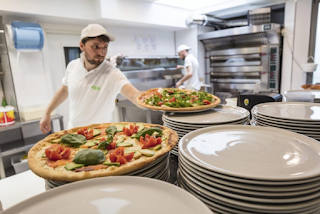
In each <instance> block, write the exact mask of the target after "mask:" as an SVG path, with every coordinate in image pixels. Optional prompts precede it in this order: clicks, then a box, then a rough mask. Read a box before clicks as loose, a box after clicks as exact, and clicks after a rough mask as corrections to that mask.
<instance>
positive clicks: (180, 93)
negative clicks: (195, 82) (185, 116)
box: [137, 88, 221, 112]
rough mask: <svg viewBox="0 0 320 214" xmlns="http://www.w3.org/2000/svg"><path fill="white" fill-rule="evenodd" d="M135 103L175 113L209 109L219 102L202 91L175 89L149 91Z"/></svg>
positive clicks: (216, 98)
mask: <svg viewBox="0 0 320 214" xmlns="http://www.w3.org/2000/svg"><path fill="white" fill-rule="evenodd" d="M137 101H138V103H139V105H140V106H142V107H145V108H150V109H153V110H164V111H177V112H179V111H193V110H201V109H210V108H213V107H215V106H217V105H218V104H220V102H221V101H220V99H219V98H218V97H216V96H214V95H212V94H209V93H207V92H204V91H191V90H184V89H176V88H159V89H158V88H156V89H150V90H148V91H146V92H144V93H142V94H141V95H140V96H139V97H138V98H137Z"/></svg>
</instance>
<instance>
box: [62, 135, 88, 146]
mask: <svg viewBox="0 0 320 214" xmlns="http://www.w3.org/2000/svg"><path fill="white" fill-rule="evenodd" d="M61 142H62V143H65V144H70V145H72V146H74V147H79V146H81V145H83V144H85V143H86V142H87V139H86V137H85V136H83V135H80V134H66V135H63V136H62V137H61Z"/></svg>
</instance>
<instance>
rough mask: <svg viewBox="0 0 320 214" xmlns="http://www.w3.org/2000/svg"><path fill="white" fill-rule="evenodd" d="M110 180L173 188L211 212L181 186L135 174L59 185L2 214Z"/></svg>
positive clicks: (203, 210)
mask: <svg viewBox="0 0 320 214" xmlns="http://www.w3.org/2000/svg"><path fill="white" fill-rule="evenodd" d="M93 180H94V182H93ZM111 182H116V183H119V182H120V183H121V182H122V183H131V184H132V183H141V184H142V183H143V184H144V185H145V184H148V185H151V186H153V187H156V188H160V186H161V188H170V190H171V191H170V192H171V194H172V190H174V191H175V192H176V193H178V194H183V195H184V197H185V199H188V201H189V202H191V201H192V202H193V204H194V205H196V206H197V208H198V209H201V211H202V212H204V213H207V214H211V213H212V212H211V211H210V209H209V208H208V207H207V206H206V205H205V204H204V203H203V202H202V201H201V200H199V199H198V198H197V197H195V196H194V195H192V194H191V193H189V192H187V191H185V190H182V189H181V188H179V187H177V186H175V185H173V184H171V183H168V182H165V181H161V180H157V179H153V178H145V177H136V176H111V177H101V178H93V179H87V180H82V181H77V182H74V183H71V184H68V185H64V186H59V187H56V188H54V189H52V190H50V191H46V192H43V193H40V194H38V195H36V196H33V197H31V198H28V199H26V200H24V201H22V202H20V203H18V204H16V205H14V206H12V207H9V208H8V209H6V210H4V211H3V212H2V214H10V213H15V212H17V211H19V210H23V209H25V207H30V206H31V205H32V204H35V203H39V201H40V202H41V201H45V200H50V198H51V197H52V196H56V195H59V194H61V193H64V192H68V191H72V190H74V189H77V188H81V187H86V188H87V187H88V186H95V185H101V183H111Z"/></svg>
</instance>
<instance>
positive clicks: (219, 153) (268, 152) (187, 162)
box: [178, 125, 320, 214]
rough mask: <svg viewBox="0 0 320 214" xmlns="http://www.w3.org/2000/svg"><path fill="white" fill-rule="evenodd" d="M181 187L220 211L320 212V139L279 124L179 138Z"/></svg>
mask: <svg viewBox="0 0 320 214" xmlns="http://www.w3.org/2000/svg"><path fill="white" fill-rule="evenodd" d="M178 185H180V186H181V187H182V188H184V189H185V190H187V191H189V192H190V193H192V194H193V195H195V196H196V197H198V198H199V199H200V200H202V201H203V202H204V203H205V204H207V205H208V206H209V207H210V208H211V209H212V210H213V211H215V212H217V213H228V214H230V213H236V214H244V213H245V214H248V213H264V214H265V213H290V214H293V213H304V214H306V213H320V143H319V142H318V141H316V140H314V139H312V138H309V137H306V136H304V135H300V134H297V133H294V132H290V131H286V130H283V129H277V128H269V127H253V126H239V125H238V126H216V127H209V128H203V129H200V130H197V131H194V132H191V133H189V134H187V135H185V136H184V137H183V138H182V139H181V140H180V142H179V173H178Z"/></svg>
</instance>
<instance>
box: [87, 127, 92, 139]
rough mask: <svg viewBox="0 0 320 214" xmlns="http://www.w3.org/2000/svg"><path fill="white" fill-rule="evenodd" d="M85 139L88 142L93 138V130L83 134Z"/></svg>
mask: <svg viewBox="0 0 320 214" xmlns="http://www.w3.org/2000/svg"><path fill="white" fill-rule="evenodd" d="M85 137H86V139H87V140H90V139H92V138H93V129H90V131H87V133H85Z"/></svg>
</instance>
